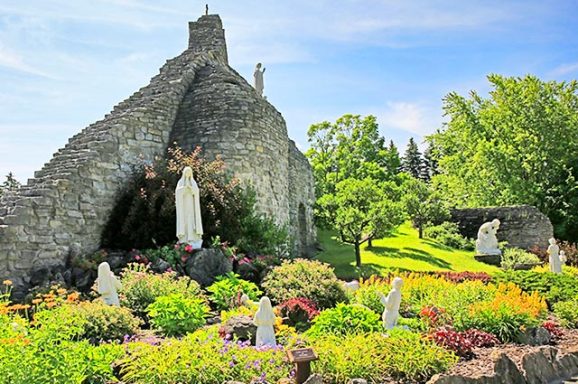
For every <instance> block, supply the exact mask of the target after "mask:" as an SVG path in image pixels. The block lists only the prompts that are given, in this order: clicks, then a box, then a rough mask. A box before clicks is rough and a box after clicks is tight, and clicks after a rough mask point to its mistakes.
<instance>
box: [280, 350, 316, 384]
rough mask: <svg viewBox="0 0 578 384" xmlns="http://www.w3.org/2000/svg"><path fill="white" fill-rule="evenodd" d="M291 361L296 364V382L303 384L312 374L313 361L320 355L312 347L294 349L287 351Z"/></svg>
mask: <svg viewBox="0 0 578 384" xmlns="http://www.w3.org/2000/svg"><path fill="white" fill-rule="evenodd" d="M287 356H288V357H289V361H290V362H292V363H293V364H295V382H296V383H297V384H303V383H304V382H305V381H307V379H308V378H309V376H310V375H311V362H312V361H315V360H318V359H319V357H317V355H316V354H315V352H314V351H313V349H311V348H300V349H292V350H290V351H287Z"/></svg>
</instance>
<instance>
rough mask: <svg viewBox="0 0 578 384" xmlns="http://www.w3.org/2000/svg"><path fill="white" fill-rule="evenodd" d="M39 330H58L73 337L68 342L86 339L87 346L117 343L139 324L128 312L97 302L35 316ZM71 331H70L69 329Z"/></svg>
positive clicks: (65, 307) (133, 331)
mask: <svg viewBox="0 0 578 384" xmlns="http://www.w3.org/2000/svg"><path fill="white" fill-rule="evenodd" d="M35 321H36V324H37V325H38V326H39V327H45V328H50V327H62V328H65V327H66V328H68V330H73V331H74V332H75V333H77V334H69V337H70V338H73V337H74V338H81V339H87V340H90V341H91V342H98V341H110V340H117V341H122V340H123V337H124V336H125V335H133V334H135V333H136V332H137V331H138V327H139V325H140V323H141V321H140V320H139V319H138V318H136V317H134V316H133V315H132V313H131V311H130V309H128V308H122V307H115V306H110V305H106V304H104V303H102V302H100V301H95V302H81V303H78V304H64V305H62V306H60V307H57V308H55V309H53V310H50V311H42V312H40V313H38V314H36V315H35ZM71 324H74V327H72V328H70V325H71Z"/></svg>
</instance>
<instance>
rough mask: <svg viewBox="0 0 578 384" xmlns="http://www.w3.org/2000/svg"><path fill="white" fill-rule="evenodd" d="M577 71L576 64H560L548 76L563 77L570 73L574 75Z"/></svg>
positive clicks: (577, 64)
mask: <svg viewBox="0 0 578 384" xmlns="http://www.w3.org/2000/svg"><path fill="white" fill-rule="evenodd" d="M577 71H578V62H576V63H569V64H562V65H560V66H558V67H556V68H554V69H553V70H552V71H551V72H550V74H551V75H553V76H564V75H568V74H570V73H574V72H577Z"/></svg>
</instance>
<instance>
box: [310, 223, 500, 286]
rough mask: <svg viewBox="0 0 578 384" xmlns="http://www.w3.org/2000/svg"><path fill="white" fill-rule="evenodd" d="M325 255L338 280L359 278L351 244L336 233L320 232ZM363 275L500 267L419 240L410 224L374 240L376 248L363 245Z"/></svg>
mask: <svg viewBox="0 0 578 384" xmlns="http://www.w3.org/2000/svg"><path fill="white" fill-rule="evenodd" d="M317 236H318V239H319V242H320V243H321V246H322V247H323V249H324V250H323V252H321V253H320V254H319V255H318V258H319V260H321V261H323V262H326V263H329V264H331V265H333V267H335V273H336V274H337V276H338V277H340V278H344V279H346V278H347V279H349V278H357V277H359V271H358V270H357V269H356V268H355V251H354V249H353V246H352V245H349V244H344V243H342V242H341V241H339V240H338V237H337V236H336V234H335V233H334V232H331V231H325V230H319V231H318V233H317ZM361 262H362V264H363V267H362V274H363V275H364V276H368V275H371V274H379V273H380V272H384V271H387V270H390V269H397V270H403V271H456V272H457V271H473V272H488V273H493V272H496V271H498V268H496V267H493V266H490V265H487V264H483V263H480V262H477V261H476V260H475V259H474V252H473V251H461V250H456V249H452V248H449V247H446V246H444V245H442V244H439V243H437V242H436V241H433V240H429V239H419V238H418V234H417V230H415V229H413V228H412V227H411V225H410V223H406V224H404V225H402V226H401V227H400V228H399V229H398V230H397V232H396V233H395V234H394V235H392V236H391V237H386V238H384V239H380V240H374V241H373V247H372V248H371V249H368V248H367V243H366V244H364V245H363V246H362V251H361Z"/></svg>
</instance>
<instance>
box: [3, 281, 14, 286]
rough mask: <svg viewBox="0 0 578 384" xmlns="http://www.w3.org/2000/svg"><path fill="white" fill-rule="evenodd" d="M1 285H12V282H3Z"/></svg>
mask: <svg viewBox="0 0 578 384" xmlns="http://www.w3.org/2000/svg"><path fill="white" fill-rule="evenodd" d="M2 284H4V285H12V281H11V280H4V281H3V282H2Z"/></svg>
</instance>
